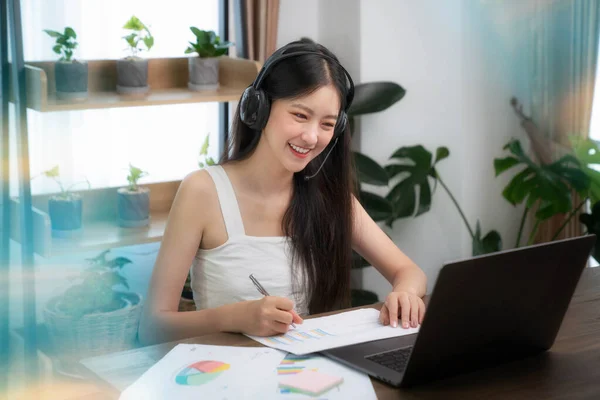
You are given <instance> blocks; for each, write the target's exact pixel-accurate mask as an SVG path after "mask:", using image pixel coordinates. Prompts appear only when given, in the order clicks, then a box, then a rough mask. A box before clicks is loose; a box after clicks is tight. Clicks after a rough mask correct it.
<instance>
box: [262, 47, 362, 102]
mask: <svg viewBox="0 0 600 400" xmlns="http://www.w3.org/2000/svg"><path fill="white" fill-rule="evenodd" d="M291 47H292V46H288V47H287V48H285V47H283V48H281V49H280V50H279V51H282V50H289V49H290V48H291ZM294 47H295V46H294ZM304 54H314V55H317V56H320V57H323V58H325V59H328V60H331V61H333V62H334V63H335V64H336V65H337V66H338V67H340V68H341V69H342V71H344V74H345V75H346V78H347V79H348V82H349V83H350V86H349V88H348V93H347V94H346V107H345V109H346V110H347V109H348V108H349V107H350V104H352V100H353V99H354V82H353V81H352V77H351V76H350V74H349V73H348V71H347V70H346V68H344V66H343V65H342V64H340V62H339V61H338V60H336V59H335V58H333V57H331V56H329V55H327V54H324V53H321V52H319V51H310V50H301V51H294V52H291V53H282V54H281V53H280V54H278V53H277V52H275V53H274V54H273V55H272V56H271V57H269V59H268V60H267V62H266V63H265V65H264V66H263V68H262V69H261V70H260V71H259V73H258V75H257V76H256V78H255V79H254V82H252V87H254V89H255V90H257V89H260V85H261V84H262V81H263V80H264V79H265V76H266V75H267V72H269V71H270V69H271V68H272V67H273V65H275V64H277V63H278V62H280V61H282V60H285V59H286V58H290V57H297V56H301V55H304Z"/></svg>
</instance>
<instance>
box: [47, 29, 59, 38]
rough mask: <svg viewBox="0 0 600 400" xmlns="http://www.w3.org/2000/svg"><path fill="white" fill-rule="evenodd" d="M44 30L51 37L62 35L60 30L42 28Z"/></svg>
mask: <svg viewBox="0 0 600 400" xmlns="http://www.w3.org/2000/svg"><path fill="white" fill-rule="evenodd" d="M44 32H46V33H47V34H48V35H49V36H50V37H53V38H57V37H62V35H63V34H62V33H60V32H56V31H52V30H50V29H44Z"/></svg>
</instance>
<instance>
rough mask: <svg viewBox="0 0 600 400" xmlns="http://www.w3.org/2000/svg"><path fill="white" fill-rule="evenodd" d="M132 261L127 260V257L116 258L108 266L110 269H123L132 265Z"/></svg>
mask: <svg viewBox="0 0 600 400" xmlns="http://www.w3.org/2000/svg"><path fill="white" fill-rule="evenodd" d="M131 263H132V261H131V260H130V259H129V258H127V257H116V258H114V259H112V260H110V262H108V263H107V266H108V267H109V268H119V269H121V268H123V266H125V265H127V264H131Z"/></svg>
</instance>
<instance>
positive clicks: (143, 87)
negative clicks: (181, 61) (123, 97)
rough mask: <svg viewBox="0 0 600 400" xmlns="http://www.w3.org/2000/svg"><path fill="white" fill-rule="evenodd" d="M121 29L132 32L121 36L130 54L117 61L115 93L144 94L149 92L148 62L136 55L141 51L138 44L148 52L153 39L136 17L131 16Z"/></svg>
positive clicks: (152, 44)
mask: <svg viewBox="0 0 600 400" xmlns="http://www.w3.org/2000/svg"><path fill="white" fill-rule="evenodd" d="M123 29H128V30H131V31H132V32H131V33H130V34H129V35H127V36H123V39H125V41H126V42H127V45H128V46H129V51H130V54H129V55H128V56H127V57H125V58H123V59H120V60H117V92H118V93H120V94H138V95H139V94H146V93H148V91H149V90H150V86H148V60H146V59H143V58H141V57H140V56H139V55H138V54H139V52H141V51H142V48H141V44H140V42H143V44H144V45H145V46H146V50H147V51H150V49H151V48H152V46H154V37H153V36H152V35H151V34H150V30H149V29H148V27H147V26H146V25H144V24H143V23H142V21H140V20H139V19H138V18H137V17H136V16H132V17H131V18H130V19H129V21H127V23H125V25H124V26H123Z"/></svg>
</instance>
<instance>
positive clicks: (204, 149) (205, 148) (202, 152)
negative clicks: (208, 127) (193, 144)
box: [200, 135, 209, 156]
mask: <svg viewBox="0 0 600 400" xmlns="http://www.w3.org/2000/svg"><path fill="white" fill-rule="evenodd" d="M208 143H209V137H208V135H206V137H205V138H204V142H202V146H201V147H200V155H201V156H205V155H207V154H208Z"/></svg>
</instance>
